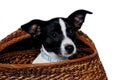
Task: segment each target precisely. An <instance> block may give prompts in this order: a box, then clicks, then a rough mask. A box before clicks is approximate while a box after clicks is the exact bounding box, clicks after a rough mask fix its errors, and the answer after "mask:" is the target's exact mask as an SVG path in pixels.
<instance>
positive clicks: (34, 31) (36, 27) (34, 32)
mask: <svg viewBox="0 0 120 80" xmlns="http://www.w3.org/2000/svg"><path fill="white" fill-rule="evenodd" d="M43 26H44V21H41V20H32V21H30V22H28V23H26V24H24V25H22V26H21V28H22V30H24V31H26V32H28V33H29V34H31V36H32V37H37V36H39V35H40V34H41V31H42V28H43Z"/></svg>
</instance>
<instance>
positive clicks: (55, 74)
mask: <svg viewBox="0 0 120 80" xmlns="http://www.w3.org/2000/svg"><path fill="white" fill-rule="evenodd" d="M76 35H77V38H76V40H77V41H78V45H77V54H76V55H74V56H73V57H71V58H70V60H66V61H63V62H54V63H42V64H31V63H32V61H33V60H34V59H35V57H36V56H37V55H38V54H39V53H40V46H38V45H37V44H40V42H39V41H37V40H33V39H32V38H31V36H30V35H29V34H27V33H26V32H24V31H22V30H21V29H18V30H17V31H15V32H13V33H12V34H10V35H8V36H7V37H6V38H4V39H3V40H1V41H0V80H107V77H106V74H105V71H104V68H103V66H102V64H101V61H100V59H99V56H98V53H97V50H96V48H95V46H94V43H93V42H92V41H91V40H90V39H89V37H88V36H87V35H86V34H84V33H83V32H82V31H78V32H76ZM28 44H29V45H28ZM26 45H27V46H26Z"/></svg>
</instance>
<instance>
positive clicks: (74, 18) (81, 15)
mask: <svg viewBox="0 0 120 80" xmlns="http://www.w3.org/2000/svg"><path fill="white" fill-rule="evenodd" d="M86 14H92V12H90V11H87V10H77V11H75V12H73V13H72V14H71V15H70V16H68V19H69V21H70V22H71V24H72V25H73V26H75V27H76V28H79V29H80V28H81V26H82V24H83V22H84V20H85V16H86Z"/></svg>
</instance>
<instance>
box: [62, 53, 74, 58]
mask: <svg viewBox="0 0 120 80" xmlns="http://www.w3.org/2000/svg"><path fill="white" fill-rule="evenodd" d="M73 54H75V53H71V54H67V53H65V54H62V56H63V57H70V56H72V55H73Z"/></svg>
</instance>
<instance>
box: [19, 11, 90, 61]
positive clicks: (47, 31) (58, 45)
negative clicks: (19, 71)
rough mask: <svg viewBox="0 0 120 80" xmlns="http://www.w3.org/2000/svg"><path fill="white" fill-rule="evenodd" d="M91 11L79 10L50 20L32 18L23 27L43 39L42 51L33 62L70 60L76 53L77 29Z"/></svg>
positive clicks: (34, 36) (32, 34)
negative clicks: (64, 16)
mask: <svg viewBox="0 0 120 80" xmlns="http://www.w3.org/2000/svg"><path fill="white" fill-rule="evenodd" d="M87 13H88V14H92V12H90V11H86V10H77V11H75V12H73V13H72V14H71V15H70V16H68V18H61V17H59V18H54V19H51V20H49V21H42V20H32V21H30V22H28V23H26V24H24V25H22V26H21V28H22V29H23V30H24V31H26V32H28V33H30V34H31V36H32V38H36V37H39V38H40V40H41V45H42V48H41V53H40V54H39V55H38V56H37V58H36V59H35V60H34V61H33V63H46V62H58V61H63V60H68V58H69V57H70V56H72V55H73V54H75V53H76V45H75V37H76V31H77V30H78V29H80V28H81V25H82V24H83V22H84V20H85V16H86V14H87Z"/></svg>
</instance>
